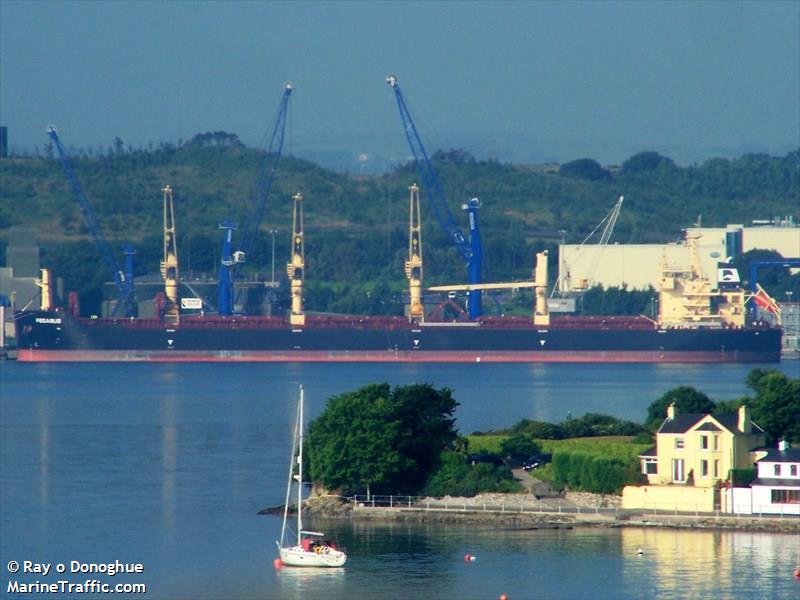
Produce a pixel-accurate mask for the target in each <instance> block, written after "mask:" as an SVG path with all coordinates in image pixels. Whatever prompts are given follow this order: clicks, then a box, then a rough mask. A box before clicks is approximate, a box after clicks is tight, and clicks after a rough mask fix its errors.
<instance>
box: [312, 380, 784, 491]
mask: <svg viewBox="0 0 800 600" xmlns="http://www.w3.org/2000/svg"><path fill="white" fill-rule="evenodd" d="M746 384H747V386H748V388H749V389H750V390H751V392H752V395H750V396H746V397H743V398H740V399H736V400H728V401H719V402H714V401H712V400H711V399H710V398H709V397H708V396H707V395H705V394H704V393H703V392H700V391H698V390H696V389H694V388H691V387H686V386H680V387H677V388H674V389H672V390H669V391H668V392H666V393H665V394H663V395H662V396H661V397H659V398H658V399H656V400H654V401H653V402H652V403H651V404H650V405H649V406H648V408H647V416H646V418H645V421H644V423H642V424H639V423H634V422H632V421H626V420H622V419H618V418H616V417H612V416H609V415H603V414H594V413H587V414H585V415H583V416H581V417H578V418H573V417H571V416H569V415H568V416H567V418H566V419H565V420H564V421H562V422H561V423H547V422H542V421H534V420H530V419H522V420H521V421H519V422H518V423H516V424H515V425H513V426H512V427H510V428H509V429H507V430H501V431H493V432H490V434H491V435H489V436H488V437H490V438H492V439H493V443H495V444H496V446H495V447H494V449H491V448H490V447H488V446H486V445H484V446H483V448H482V452H483V453H482V454H481V455H479V456H478V455H475V454H474V453H473V452H472V451H471V449H470V441H469V440H470V439H472V440H474V441H477V442H479V441H481V439H480V438H481V435H483V434H473V435H472V436H469V438H468V437H465V436H463V435H461V434H460V433H459V432H458V430H457V428H456V426H455V423H456V420H455V410H456V408H457V407H458V402H457V401H456V399H455V398H454V397H453V394H452V391H451V390H450V389H448V388H441V389H436V388H435V387H434V386H432V385H430V384H413V385H406V386H397V387H394V388H392V387H391V386H389V384H387V383H382V384H372V385H368V386H365V387H363V388H361V389H359V390H355V391H353V392H347V393H344V394H340V395H338V396H334V397H332V398H330V399H329V401H328V403H327V405H326V408H325V410H324V411H323V413H322V414H321V415H320V416H319V417H317V418H316V419H314V420H313V421H312V422H311V423H310V424H309V428H308V436H307V443H308V449H309V451H308V453H307V456H308V457H309V461H310V473H311V477H312V479H313V481H314V483H315V485H317V486H318V488H320V487H321V488H323V489H325V490H328V491H335V492H336V493H340V494H353V493H364V492H366V491H367V490H370V492H371V493H376V494H387V495H388V494H425V495H436V496H443V495H447V494H450V495H466V496H472V495H475V494H477V493H480V492H485V491H497V492H508V491H515V490H516V489H518V488H517V484H516V483H515V482H514V480H513V477H512V475H511V471H510V469H509V467H510V466H519V464H520V463H521V461H523V460H524V459H525V458H526V457H528V456H531V455H533V454H536V453H538V452H541V450H542V448H543V447H545V445H546V444H548V443H550V444H552V443H553V441H554V440H566V439H567V438H569V439H572V440H574V439H579V438H600V437H607V436H628V438H629V439H630V441H623V442H603V441H600V442H592V444H591V445H582V446H580V447H577V448H575V447H572V448H570V447H569V446H557V449H556V450H555V451H554V453H553V465H552V469H551V471H550V473H551V475H552V477H553V482H554V483H556V484H558V485H560V486H568V487H571V488H573V489H583V490H587V491H593V492H600V493H616V492H619V491H620V490H621V489H622V487H623V486H624V485H626V484H630V483H636V482H638V481H639V480H640V478H641V470H640V469H639V465H638V458H637V454H638V450H637V448H639V449H641V448H646V447H647V444H650V443H652V441H653V435H654V433H655V431H656V430H657V429H658V427H659V426H660V425H661V423H663V421H664V419H665V417H666V411H667V407H668V406H669V405H670V404H673V403H674V404H675V405H676V408H677V410H678V412H680V413H701V414H726V413H731V412H735V411H736V410H737V409H738V408H739V406H741V405H742V404H747V405H748V406H749V407H750V409H751V414H752V418H753V421H754V422H755V423H757V424H758V425H759V426H761V427H762V428H763V429H764V431H765V434H766V439H767V444H768V445H769V446H774V445H775V443H776V442H777V441H778V440H786V441H788V442H790V443H795V444H797V443H800V379H792V378H789V377H788V376H786V375H785V374H784V373H781V372H779V371H776V370H772V369H753V370H752V371H751V372H750V373H749V374H748V376H747V379H746ZM473 443H474V442H473ZM631 443H633V444H634V446H633V447H631V445H630V444H631ZM637 444H638V446H637ZM476 445H477V444H476ZM492 455H493V456H494V458H496V460H485V457H487V456H489V457H491V456H492Z"/></svg>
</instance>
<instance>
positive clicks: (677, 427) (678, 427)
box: [658, 413, 706, 433]
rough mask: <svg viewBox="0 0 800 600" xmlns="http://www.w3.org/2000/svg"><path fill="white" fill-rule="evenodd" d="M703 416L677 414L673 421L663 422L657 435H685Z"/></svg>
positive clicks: (697, 414) (698, 414) (699, 414)
mask: <svg viewBox="0 0 800 600" xmlns="http://www.w3.org/2000/svg"><path fill="white" fill-rule="evenodd" d="M705 416H706V415H704V414H701V413H678V414H677V415H675V418H674V419H667V420H665V421H664V422H663V423H662V424H661V427H660V428H659V430H658V433H686V432H687V431H689V429H691V428H692V426H693V425H694V424H695V423H697V422H698V421H699V420H700V419H702V418H703V417H705Z"/></svg>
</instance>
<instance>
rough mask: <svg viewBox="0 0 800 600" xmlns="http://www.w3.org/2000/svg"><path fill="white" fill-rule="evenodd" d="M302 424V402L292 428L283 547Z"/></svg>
mask: <svg viewBox="0 0 800 600" xmlns="http://www.w3.org/2000/svg"><path fill="white" fill-rule="evenodd" d="M299 426H300V403H298V405H297V410H296V411H295V414H294V429H293V430H292V453H291V454H290V455H289V478H288V479H287V480H286V501H285V502H284V503H283V525H282V526H281V543H280V546H281V547H283V540H284V539H285V536H286V521H287V519H288V517H289V498H291V493H292V480H293V479H294V477H293V476H294V461H295V458H294V451H295V450H296V449H297V434H298V427H299Z"/></svg>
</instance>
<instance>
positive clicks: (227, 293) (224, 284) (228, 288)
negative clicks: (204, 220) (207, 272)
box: [217, 219, 237, 316]
mask: <svg viewBox="0 0 800 600" xmlns="http://www.w3.org/2000/svg"><path fill="white" fill-rule="evenodd" d="M219 228H220V229H221V230H222V231H223V232H224V233H223V238H222V258H221V259H220V266H219V298H218V302H219V303H218V305H217V310H218V311H219V314H220V315H223V316H230V315H232V314H233V272H232V269H231V267H233V266H234V265H235V264H236V262H235V257H234V253H233V244H232V241H233V231H234V229H237V225H235V224H234V223H231V222H230V221H228V219H225V221H223V222H222V223H220V226H219Z"/></svg>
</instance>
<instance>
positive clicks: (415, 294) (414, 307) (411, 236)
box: [405, 183, 425, 323]
mask: <svg viewBox="0 0 800 600" xmlns="http://www.w3.org/2000/svg"><path fill="white" fill-rule="evenodd" d="M408 189H409V190H410V191H411V193H410V195H409V220H408V260H407V261H406V263H405V271H406V278H407V279H408V292H409V297H410V303H409V308H408V320H409V321H410V322H412V323H415V322H419V323H421V322H422V321H424V320H425V307H424V305H423V303H422V220H421V218H420V211H419V187H418V186H417V184H416V183H415V184H413V185H412V186H411V187H410V188H408Z"/></svg>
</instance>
